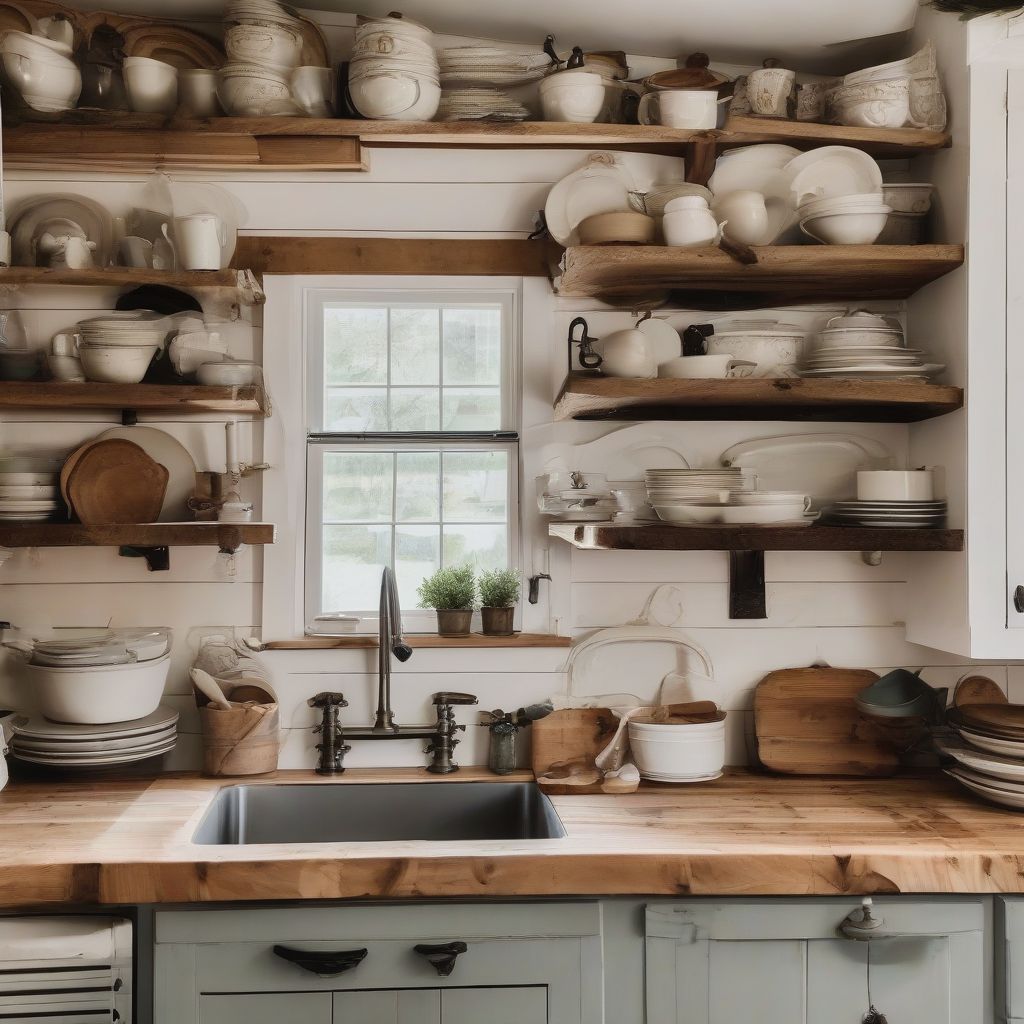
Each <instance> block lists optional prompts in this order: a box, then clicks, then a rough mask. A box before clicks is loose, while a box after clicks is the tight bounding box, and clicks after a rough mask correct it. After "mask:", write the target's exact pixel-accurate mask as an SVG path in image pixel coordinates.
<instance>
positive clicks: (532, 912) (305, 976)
mask: <svg viewBox="0 0 1024 1024" xmlns="http://www.w3.org/2000/svg"><path fill="white" fill-rule="evenodd" d="M601 920H602V919H601V907H600V904H598V903H597V902H580V903H535V904H524V903H515V904H490V905H471V904H452V905H441V904H426V905H412V906H410V905H402V906H394V905H392V906H387V905H384V906H365V905H362V906H351V905H347V906H338V907H314V908H308V907H302V906H298V907H294V908H273V909H263V908H254V909H242V910H196V911H167V912H163V911H160V912H157V914H156V917H155V921H156V926H155V927H156V945H155V955H154V968H155V987H154V1022H155V1024H281V1022H284V1021H290V1020H297V1021H302V1022H303V1024H307V1022H308V1024H481V1022H483V1021H486V1022H487V1024H596V1022H599V1021H601V1020H602V1019H603V1013H604V1010H603V1001H604V1000H603V979H602V965H601V958H602V931H601ZM452 941H462V942H464V943H465V944H466V946H467V949H466V952H464V953H462V954H460V955H459V956H458V957H457V959H456V962H455V966H454V969H453V970H452V972H451V974H450V975H447V976H442V975H439V974H438V971H437V968H436V967H435V966H434V965H432V964H431V963H430V962H429V961H427V960H426V959H425V958H424V957H423V956H421V955H419V954H417V953H416V951H415V948H414V947H415V946H416V945H417V944H420V943H431V944H433V943H445V942H452ZM275 946H285V947H287V948H288V949H289V950H292V951H296V950H297V951H300V952H320V953H324V952H332V953H346V952H351V951H353V950H365V951H366V955H365V956H364V957H363V958H362V960H361V961H360V962H359V964H358V966H356V967H354V968H352V969H349V970H346V971H345V972H344V973H341V974H338V975H336V976H334V977H321V976H320V975H318V974H316V973H314V972H311V971H310V970H308V969H305V968H304V967H302V966H299V965H298V964H296V963H294V962H291V961H290V960H288V959H286V958H283V957H282V956H280V955H279V954H277V953H275V952H274V947H275Z"/></svg>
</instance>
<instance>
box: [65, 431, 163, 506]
mask: <svg viewBox="0 0 1024 1024" xmlns="http://www.w3.org/2000/svg"><path fill="white" fill-rule="evenodd" d="M168 475H169V474H168V472H167V469H166V468H165V467H164V466H162V465H160V463H159V462H156V461H155V460H153V459H151V458H150V457H149V456H148V455H147V454H146V453H145V452H144V451H143V450H142V449H141V448H140V447H139V446H138V445H137V444H133V443H132V442H131V441H123V440H120V439H110V440H107V441H98V442H97V443H96V444H93V445H90V446H89V447H88V448H87V449H86V450H85V451H84V452H82V454H81V455H80V457H79V458H78V460H77V461H76V462H75V464H74V466H73V467H72V469H71V473H70V474H69V476H68V481H67V494H68V499H69V504H70V506H71V508H72V509H73V510H74V512H75V514H76V515H77V516H78V518H79V520H80V521H81V522H83V523H85V524H86V525H87V526H106V525H109V524H130V523H154V522H156V521H157V519H159V517H160V509H161V507H162V505H163V501H164V494H165V492H166V491H167V480H168Z"/></svg>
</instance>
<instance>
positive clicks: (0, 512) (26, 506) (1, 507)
mask: <svg viewBox="0 0 1024 1024" xmlns="http://www.w3.org/2000/svg"><path fill="white" fill-rule="evenodd" d="M59 472H60V464H59V463H54V462H51V461H50V460H48V459H35V458H30V457H24V458H22V457H18V456H14V457H12V458H7V459H0V522H7V523H41V522H45V521H46V520H48V519H54V518H57V517H58V516H59V515H62V514H64V502H63V501H61V499H60V492H59V488H58V474H59Z"/></svg>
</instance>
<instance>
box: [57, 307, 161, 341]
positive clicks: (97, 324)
mask: <svg viewBox="0 0 1024 1024" xmlns="http://www.w3.org/2000/svg"><path fill="white" fill-rule="evenodd" d="M77 326H78V332H79V334H81V336H82V343H83V344H85V345H122V346H136V347H138V346H144V345H156V346H158V347H162V346H163V343H164V339H165V338H166V337H167V330H168V328H167V323H166V320H165V318H164V317H163V316H161V315H160V314H159V313H151V312H149V311H148V310H129V311H126V312H112V313H104V314H103V315H102V316H95V317H91V318H90V319H88V320H80V321H79V322H78V325H77Z"/></svg>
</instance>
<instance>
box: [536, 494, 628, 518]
mask: <svg viewBox="0 0 1024 1024" xmlns="http://www.w3.org/2000/svg"><path fill="white" fill-rule="evenodd" d="M538 505H539V507H540V510H541V512H543V513H544V515H546V516H550V517H551V518H552V519H557V520H559V521H561V522H569V523H596V522H607V521H608V520H610V519H612V518H613V517H614V515H615V513H616V512H617V511H618V508H619V503H618V502H617V501H616V500H615V498H614V497H613V496H612V495H611V494H607V493H605V494H601V493H599V492H594V493H591V492H588V491H584V490H581V491H580V492H579V497H576V496H572V497H565V496H562V495H557V494H542V495H540V496H539V498H538Z"/></svg>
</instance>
